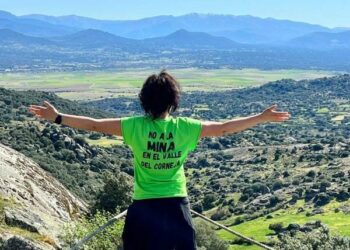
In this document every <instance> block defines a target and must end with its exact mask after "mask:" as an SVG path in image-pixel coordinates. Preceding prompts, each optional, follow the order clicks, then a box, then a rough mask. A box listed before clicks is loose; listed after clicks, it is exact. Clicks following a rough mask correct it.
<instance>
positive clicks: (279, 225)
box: [269, 222, 283, 234]
mask: <svg viewBox="0 0 350 250" xmlns="http://www.w3.org/2000/svg"><path fill="white" fill-rule="evenodd" d="M269 229H270V230H272V231H275V233H276V234H278V233H279V232H281V231H282V230H283V223H281V222H278V223H273V224H270V225H269Z"/></svg>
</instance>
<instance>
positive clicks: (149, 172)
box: [121, 116, 202, 200]
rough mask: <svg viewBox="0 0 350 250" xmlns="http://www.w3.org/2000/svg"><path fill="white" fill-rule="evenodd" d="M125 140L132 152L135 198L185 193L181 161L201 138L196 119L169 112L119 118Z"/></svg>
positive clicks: (199, 124) (200, 126)
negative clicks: (163, 116) (154, 117)
mask: <svg viewBox="0 0 350 250" xmlns="http://www.w3.org/2000/svg"><path fill="white" fill-rule="evenodd" d="M121 130H122V135H123V138H124V142H125V143H126V144H127V145H129V146H130V147H131V149H132V151H133V154H134V178H135V181H134V197H133V198H134V199H135V200H142V199H150V198H162V197H185V196H187V190H186V178H185V173H184V168H183V164H184V162H185V159H186V157H187V155H188V153H189V152H190V151H192V150H194V149H195V148H196V146H197V143H198V141H199V138H200V133H201V130H202V124H201V122H200V121H199V120H195V119H192V118H185V117H177V118H175V117H172V116H169V117H167V118H165V119H161V118H159V119H155V120H152V119H151V118H150V117H148V116H134V117H125V118H122V119H121Z"/></svg>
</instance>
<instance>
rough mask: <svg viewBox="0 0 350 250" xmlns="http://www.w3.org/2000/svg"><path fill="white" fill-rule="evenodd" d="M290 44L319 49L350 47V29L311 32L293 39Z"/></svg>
mask: <svg viewBox="0 0 350 250" xmlns="http://www.w3.org/2000/svg"><path fill="white" fill-rule="evenodd" d="M288 45H290V46H294V47H302V48H309V49H319V50H331V49H350V31H344V32H339V33H330V32H316V33H311V34H308V35H305V36H302V37H298V38H295V39H292V40H291V41H290V42H289V43H288Z"/></svg>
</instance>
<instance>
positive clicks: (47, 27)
mask: <svg viewBox="0 0 350 250" xmlns="http://www.w3.org/2000/svg"><path fill="white" fill-rule="evenodd" d="M0 29H11V30H13V31H16V32H19V33H22V34H25V35H29V36H36V37H48V36H57V35H67V34H70V33H73V32H76V31H78V30H79V29H77V28H75V27H71V26H63V25H55V24H51V23H49V22H44V21H41V20H38V19H32V18H26V17H22V18H20V17H17V16H15V15H12V14H11V13H9V12H6V11H0Z"/></svg>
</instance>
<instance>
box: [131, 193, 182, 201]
mask: <svg viewBox="0 0 350 250" xmlns="http://www.w3.org/2000/svg"><path fill="white" fill-rule="evenodd" d="M185 197H188V194H179V195H164V196H161V195H157V196H156V195H150V196H142V197H136V196H133V198H132V199H133V200H147V199H161V198H185Z"/></svg>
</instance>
